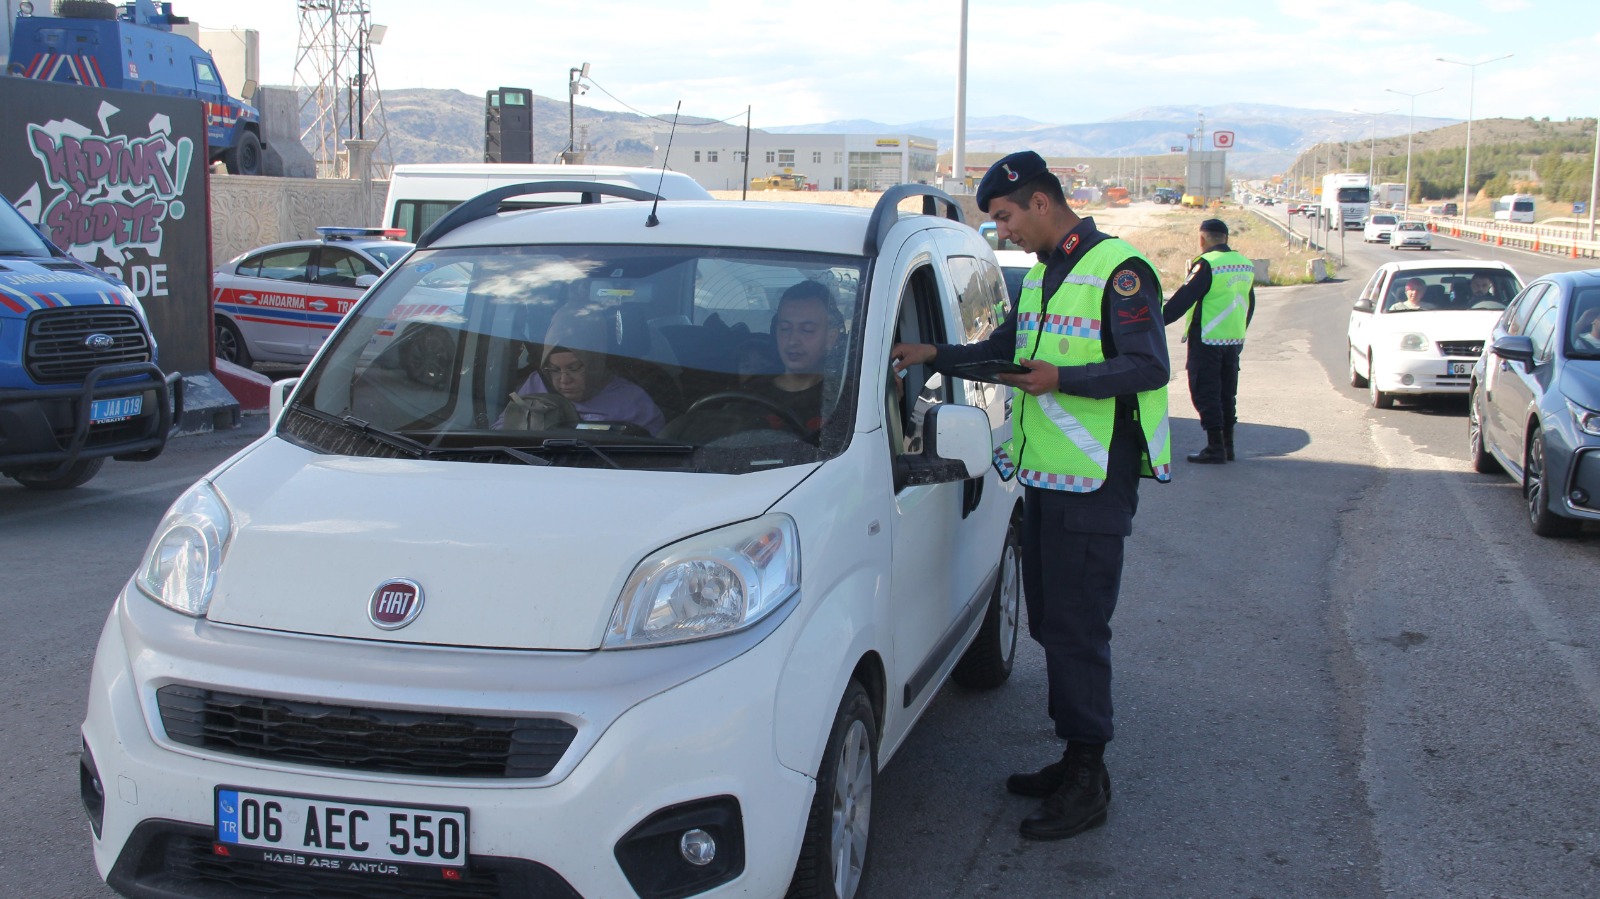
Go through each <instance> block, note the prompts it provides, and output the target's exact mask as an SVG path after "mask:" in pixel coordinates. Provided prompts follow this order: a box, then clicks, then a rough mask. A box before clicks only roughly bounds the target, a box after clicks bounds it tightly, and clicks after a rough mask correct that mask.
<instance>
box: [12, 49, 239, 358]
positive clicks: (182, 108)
mask: <svg viewBox="0 0 1600 899" xmlns="http://www.w3.org/2000/svg"><path fill="white" fill-rule="evenodd" d="M205 160H206V146H205V120H204V112H203V107H202V105H201V104H200V103H199V101H196V100H186V99H181V98H177V97H164V96H159V95H156V94H143V93H135V92H133V91H116V90H106V89H100V88H90V87H81V86H77V85H67V84H54V83H51V82H46V81H35V80H32V79H28V78H9V77H0V193H3V194H4V195H5V197H6V199H8V200H10V201H11V203H12V204H13V205H14V206H16V207H17V209H18V210H19V211H21V213H22V214H23V215H24V216H25V217H26V218H27V219H28V220H29V221H31V222H34V223H35V224H37V225H38V226H39V227H40V229H41V230H42V231H44V233H45V235H46V236H48V237H49V238H50V239H51V240H52V241H53V242H54V243H55V244H56V246H58V247H60V248H61V249H63V250H65V251H67V252H68V253H70V254H72V255H73V256H75V257H77V258H78V259H81V260H83V261H84V262H87V263H88V264H90V265H93V266H95V267H96V268H100V269H103V270H105V271H108V272H110V273H112V274H114V275H116V276H117V277H119V278H121V279H122V280H123V282H124V283H125V284H127V285H128V286H129V287H130V288H132V289H133V292H134V294H135V295H137V296H138V297H139V300H140V302H141V303H143V304H144V308H145V311H146V313H148V315H149V317H150V325H151V328H152V329H153V330H154V331H155V336H156V340H157V342H158V343H159V344H160V346H161V366H162V368H164V369H166V370H167V371H173V370H178V371H183V372H190V373H198V372H204V371H208V370H209V369H210V368H211V355H212V354H211V307H210V284H211V270H210V255H209V253H208V249H207V247H208V241H209V239H210V234H211V226H210V208H209V203H208V200H207V196H206V177H207V172H206V169H205Z"/></svg>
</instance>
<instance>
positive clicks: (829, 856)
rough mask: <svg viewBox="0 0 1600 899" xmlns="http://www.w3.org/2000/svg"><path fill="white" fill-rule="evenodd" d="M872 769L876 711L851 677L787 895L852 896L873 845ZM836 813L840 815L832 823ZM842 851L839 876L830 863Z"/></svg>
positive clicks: (804, 898)
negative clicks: (845, 863) (845, 862)
mask: <svg viewBox="0 0 1600 899" xmlns="http://www.w3.org/2000/svg"><path fill="white" fill-rule="evenodd" d="M877 774H878V715H877V713H876V712H875V711H874V710H873V708H872V700H871V699H869V698H868V697H867V690H866V688H865V687H863V686H861V682H860V681H857V680H851V681H850V684H849V686H847V687H845V691H844V699H843V700H842V701H841V702H840V703H839V711H838V712H837V713H836V714H835V715H834V716H833V727H832V729H831V730H830V731H829V732H828V742H827V745H826V746H825V747H824V749H823V751H822V764H821V766H819V767H818V769H817V792H816V795H815V796H813V797H812V799H811V811H810V814H809V815H807V817H806V828H805V833H804V834H803V835H802V837H801V841H800V859H799V861H798V862H797V863H796V864H795V868H794V878H793V879H792V880H790V881H789V892H788V893H787V894H786V895H787V899H854V897H855V895H856V894H857V892H858V890H859V889H860V887H861V875H862V874H864V873H865V872H866V869H867V860H868V857H869V854H870V852H871V849H872V843H871V840H870V837H871V835H872V830H871V825H872V783H873V780H874V779H875V778H876V777H877ZM836 793H842V795H839V796H836V795H835V794H836ZM836 806H841V807H839V808H836ZM836 814H837V815H839V816H841V817H842V819H843V820H842V822H841V826H840V827H837V828H836V827H835V826H834V816H835V815H836ZM841 831H842V837H843V840H842V843H841V844H840V845H837V846H836V845H835V844H834V840H835V834H836V832H841ZM844 844H849V845H844ZM841 850H848V852H847V853H845V854H847V856H848V858H849V859H850V860H851V864H850V867H849V870H848V871H846V872H844V876H842V877H841V876H839V874H840V872H838V871H836V870H835V868H834V865H835V862H836V859H837V858H838V857H839V855H840V854H841Z"/></svg>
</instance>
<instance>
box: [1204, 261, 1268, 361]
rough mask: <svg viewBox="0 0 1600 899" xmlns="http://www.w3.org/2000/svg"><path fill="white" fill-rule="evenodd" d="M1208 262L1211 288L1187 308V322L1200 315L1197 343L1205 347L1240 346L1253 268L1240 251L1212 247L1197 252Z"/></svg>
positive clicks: (1254, 269)
mask: <svg viewBox="0 0 1600 899" xmlns="http://www.w3.org/2000/svg"><path fill="white" fill-rule="evenodd" d="M1200 258H1201V259H1204V260H1205V261H1206V262H1208V263H1210V264H1211V289H1210V290H1208V291H1206V295H1205V296H1203V297H1201V298H1200V302H1198V303H1195V304H1194V308H1192V309H1190V310H1189V324H1190V325H1191V326H1192V325H1193V322H1194V317H1195V316H1196V315H1198V316H1200V342H1201V343H1203V344H1206V345H1207V346H1241V345H1243V344H1244V332H1245V325H1246V322H1247V319H1248V318H1249V310H1250V288H1251V286H1252V285H1254V284H1255V279H1256V267H1255V264H1254V263H1252V262H1251V261H1250V259H1249V258H1248V257H1246V256H1245V255H1244V254H1242V253H1235V252H1233V251H1232V250H1228V251H1226V252H1223V251H1218V250H1213V251H1212V252H1210V253H1202V254H1200Z"/></svg>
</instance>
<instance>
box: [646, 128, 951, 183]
mask: <svg viewBox="0 0 1600 899" xmlns="http://www.w3.org/2000/svg"><path fill="white" fill-rule="evenodd" d="M653 140H654V142H655V160H654V163H653V164H654V165H657V166H659V165H661V163H662V154H663V153H664V152H666V149H667V132H665V131H662V132H658V133H656V134H654V135H653ZM744 147H745V133H744V132H743V131H730V130H723V129H718V130H716V131H714V132H710V133H696V132H695V129H692V128H691V129H687V131H686V129H684V128H679V129H678V133H677V136H676V137H674V138H673V139H672V158H671V159H670V160H667V164H668V166H669V167H670V168H671V169H672V170H673V171H676V172H683V173H684V174H686V175H688V176H689V177H691V178H693V179H694V180H696V181H698V182H700V186H701V187H704V188H705V189H706V190H739V189H740V187H741V186H742V185H744V184H745V183H746V179H747V178H749V179H756V178H766V177H768V176H771V175H804V176H805V182H806V184H807V189H815V190H883V189H884V188H887V187H892V186H893V185H896V184H908V183H913V182H918V181H920V182H923V183H926V184H933V183H934V181H935V179H936V178H937V177H938V171H937V169H938V158H939V145H938V142H937V141H935V140H934V139H932V138H928V137H918V136H916V135H912V134H772V133H768V132H763V131H752V132H750V166H749V174H748V175H746V174H745V171H746V168H745V160H744Z"/></svg>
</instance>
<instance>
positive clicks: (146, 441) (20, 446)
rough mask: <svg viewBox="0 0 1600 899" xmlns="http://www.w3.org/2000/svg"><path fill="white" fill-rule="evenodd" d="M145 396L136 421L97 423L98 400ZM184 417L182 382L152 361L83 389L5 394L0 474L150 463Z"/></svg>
mask: <svg viewBox="0 0 1600 899" xmlns="http://www.w3.org/2000/svg"><path fill="white" fill-rule="evenodd" d="M132 396H140V397H142V399H141V401H140V411H139V414H137V415H134V416H132V417H130V418H127V419H121V420H116V421H107V422H94V421H91V420H90V418H91V416H90V410H91V408H92V406H93V403H94V401H95V400H102V399H114V398H118V397H132ZM182 413H183V377H182V375H180V374H179V373H178V372H173V373H172V374H163V373H162V371H161V369H160V368H157V367H156V365H155V363H152V362H123V363H118V364H115V365H105V366H101V367H99V368H96V369H94V370H93V371H91V372H89V374H88V376H87V377H85V378H84V380H83V383H82V384H73V385H70V386H65V387H47V388H39V389H31V388H29V389H7V390H0V471H6V472H13V471H22V470H35V471H37V470H41V469H44V470H49V469H54V470H56V471H57V472H60V473H64V472H65V471H66V469H68V468H70V467H71V466H72V465H73V463H75V462H77V461H79V460H80V459H94V458H98V457H102V456H116V457H117V458H119V459H121V458H125V459H129V460H133V461H146V460H149V459H154V458H155V457H156V456H157V455H160V453H161V450H162V449H164V448H165V447H166V445H167V437H168V435H169V434H170V433H171V432H172V425H173V422H175V421H178V420H180V417H181V415H182Z"/></svg>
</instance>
